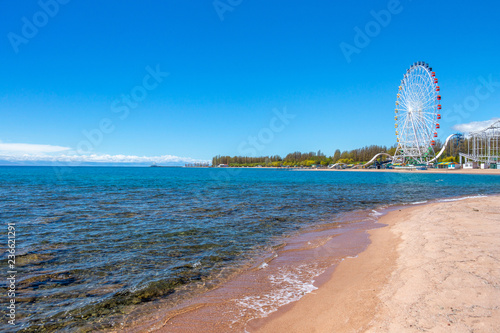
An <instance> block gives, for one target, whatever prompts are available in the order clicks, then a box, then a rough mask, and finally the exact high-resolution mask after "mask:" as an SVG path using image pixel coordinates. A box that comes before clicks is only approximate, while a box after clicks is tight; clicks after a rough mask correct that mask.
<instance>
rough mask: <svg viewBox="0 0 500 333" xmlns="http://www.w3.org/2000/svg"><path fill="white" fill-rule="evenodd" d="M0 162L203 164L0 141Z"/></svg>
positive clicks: (167, 157)
mask: <svg viewBox="0 0 500 333" xmlns="http://www.w3.org/2000/svg"><path fill="white" fill-rule="evenodd" d="M0 161H8V162H14V163H15V162H29V163H36V162H52V163H56V164H65V163H67V164H79V163H103V164H119V163H127V164H129V163H130V164H134V163H137V164H152V163H157V164H159V165H162V164H184V163H204V162H209V161H205V160H198V159H194V158H191V157H180V156H174V155H161V156H135V155H109V154H88V155H83V154H82V155H80V154H76V153H75V152H74V150H73V149H71V148H69V147H62V146H53V145H39V144H29V143H3V142H2V141H0Z"/></svg>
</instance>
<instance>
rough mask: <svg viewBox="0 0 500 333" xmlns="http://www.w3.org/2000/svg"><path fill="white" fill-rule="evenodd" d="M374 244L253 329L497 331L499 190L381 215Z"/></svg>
mask: <svg viewBox="0 0 500 333" xmlns="http://www.w3.org/2000/svg"><path fill="white" fill-rule="evenodd" d="M380 222H381V223H384V224H387V225H388V226H387V227H385V228H380V229H374V230H371V231H369V233H370V234H371V240H372V243H371V244H370V245H369V246H368V248H367V250H365V251H364V252H362V253H361V254H359V256H358V257H357V258H353V259H348V260H345V261H343V262H342V263H341V264H340V265H339V266H338V267H337V268H336V270H335V272H334V273H333V274H332V276H331V277H330V279H329V280H328V281H327V282H326V283H324V284H322V285H321V286H320V288H319V289H317V290H315V291H314V292H313V293H311V294H307V295H305V296H304V297H303V298H302V299H300V300H299V301H298V302H295V303H293V304H291V305H290V306H288V307H283V308H281V309H279V310H278V311H277V312H274V313H273V314H271V315H270V316H269V317H267V318H264V319H257V320H253V321H251V322H250V323H249V325H248V326H249V327H248V330H249V331H251V332H287V333H290V332H367V331H368V332H407V331H410V332H411V331H415V332H416V331H432V332H495V331H498V328H499V327H500V247H499V246H498V245H499V239H500V197H498V196H491V197H481V198H471V199H465V200H460V201H447V202H438V203H431V204H427V205H422V206H416V207H412V208H407V209H402V210H396V211H393V212H390V213H389V214H387V215H385V216H383V217H382V218H381V219H380Z"/></svg>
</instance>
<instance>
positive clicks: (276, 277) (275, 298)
mask: <svg viewBox="0 0 500 333" xmlns="http://www.w3.org/2000/svg"><path fill="white" fill-rule="evenodd" d="M323 271H324V269H318V268H315V267H313V265H301V266H298V267H286V268H282V269H280V270H279V272H278V273H277V274H271V275H269V281H270V283H271V286H272V289H271V290H270V292H268V293H265V294H263V295H251V296H245V297H243V298H241V299H237V300H236V304H237V306H238V308H239V317H240V318H241V317H246V316H248V315H250V316H251V317H255V315H256V316H257V317H260V318H263V317H267V316H268V315H269V314H270V313H273V312H275V311H276V310H278V308H280V307H281V306H283V305H286V304H288V303H291V302H295V301H298V300H299V299H301V298H302V297H303V296H304V295H305V294H308V293H310V292H312V291H314V290H316V289H318V288H317V287H315V286H314V285H313V283H314V277H316V276H318V275H320V274H321V273H323Z"/></svg>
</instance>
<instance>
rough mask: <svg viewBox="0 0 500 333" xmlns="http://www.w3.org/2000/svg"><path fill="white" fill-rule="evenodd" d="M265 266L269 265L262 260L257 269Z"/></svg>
mask: <svg viewBox="0 0 500 333" xmlns="http://www.w3.org/2000/svg"><path fill="white" fill-rule="evenodd" d="M267 266H269V265H268V264H267V263H265V262H263V263H262V264H260V265H259V267H258V268H259V269H264V268H266V267H267Z"/></svg>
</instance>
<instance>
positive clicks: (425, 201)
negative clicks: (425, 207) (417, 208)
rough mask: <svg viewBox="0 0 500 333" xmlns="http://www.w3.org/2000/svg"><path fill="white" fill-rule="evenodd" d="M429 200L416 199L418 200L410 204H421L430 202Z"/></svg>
mask: <svg viewBox="0 0 500 333" xmlns="http://www.w3.org/2000/svg"><path fill="white" fill-rule="evenodd" d="M428 202H429V201H427V200H424V201H416V202H412V203H410V205H421V204H424V203H428Z"/></svg>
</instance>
